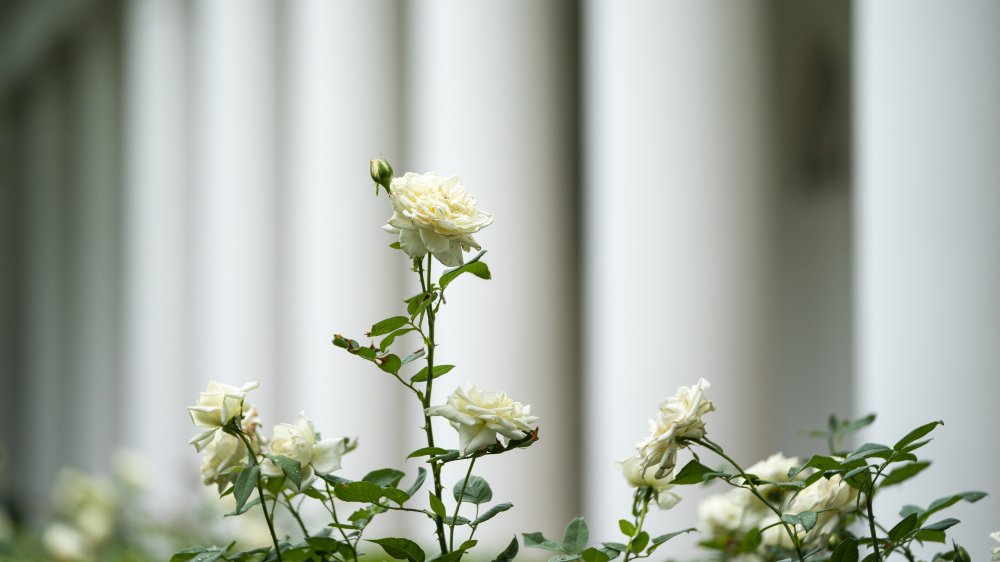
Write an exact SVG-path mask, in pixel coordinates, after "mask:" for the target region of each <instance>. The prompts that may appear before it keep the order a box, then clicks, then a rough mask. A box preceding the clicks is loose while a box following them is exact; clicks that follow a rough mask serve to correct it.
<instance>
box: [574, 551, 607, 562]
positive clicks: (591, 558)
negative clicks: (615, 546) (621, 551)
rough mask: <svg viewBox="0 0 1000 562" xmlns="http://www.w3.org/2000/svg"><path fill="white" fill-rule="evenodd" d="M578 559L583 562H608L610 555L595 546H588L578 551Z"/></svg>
mask: <svg viewBox="0 0 1000 562" xmlns="http://www.w3.org/2000/svg"><path fill="white" fill-rule="evenodd" d="M580 560H583V562H608V560H611V557H610V556H608V555H607V554H605V553H603V552H601V551H600V550H597V549H596V548H588V549H587V550H584V551H583V552H581V553H580Z"/></svg>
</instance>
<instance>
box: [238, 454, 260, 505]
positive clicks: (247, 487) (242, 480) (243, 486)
mask: <svg viewBox="0 0 1000 562" xmlns="http://www.w3.org/2000/svg"><path fill="white" fill-rule="evenodd" d="M258 478H260V465H256V464H255V465H253V466H251V467H250V468H248V469H246V470H244V471H243V472H241V473H240V475H239V476H238V477H237V478H236V484H234V485H233V497H234V498H236V513H243V512H244V510H243V507H244V505H245V504H246V503H247V500H248V499H249V498H250V494H252V493H253V491H254V488H256V487H257V479H258Z"/></svg>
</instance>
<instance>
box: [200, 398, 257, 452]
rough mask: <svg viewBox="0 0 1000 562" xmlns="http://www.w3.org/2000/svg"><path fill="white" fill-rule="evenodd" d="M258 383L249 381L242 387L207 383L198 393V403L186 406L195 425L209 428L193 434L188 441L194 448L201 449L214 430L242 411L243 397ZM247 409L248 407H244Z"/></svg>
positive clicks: (206, 443)
mask: <svg viewBox="0 0 1000 562" xmlns="http://www.w3.org/2000/svg"><path fill="white" fill-rule="evenodd" d="M258 386H259V385H258V384H257V383H255V382H250V383H247V384H245V385H243V386H242V387H235V386H229V385H228V384H222V383H219V382H215V381H212V382H210V383H208V388H207V389H206V390H205V392H202V393H201V394H199V395H198V403H197V404H195V405H194V406H188V412H189V413H190V414H191V421H192V422H194V425H195V426H197V427H207V428H209V429H207V430H205V431H203V432H201V433H199V434H198V435H195V436H194V437H192V438H191V440H190V441H188V443H191V444H193V445H194V447H195V449H197V450H198V451H201V450H202V448H204V447H205V446H206V445H208V443H209V441H210V440H211V437H212V435H213V434H215V432H216V431H217V430H218V429H219V428H221V427H223V426H224V425H226V424H227V423H229V422H230V421H232V419H233V418H235V417H236V416H238V415H240V413H241V412H242V411H243V409H244V406H243V399H244V398H246V394H247V392H250V391H251V390H253V389H255V388H257V387H258ZM246 409H247V410H249V409H250V407H247V408H246Z"/></svg>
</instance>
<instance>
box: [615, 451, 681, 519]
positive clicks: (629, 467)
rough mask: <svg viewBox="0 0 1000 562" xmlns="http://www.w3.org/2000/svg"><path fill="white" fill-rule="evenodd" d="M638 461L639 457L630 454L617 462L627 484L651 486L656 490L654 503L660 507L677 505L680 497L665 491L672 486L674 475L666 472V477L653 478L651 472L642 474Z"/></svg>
mask: <svg viewBox="0 0 1000 562" xmlns="http://www.w3.org/2000/svg"><path fill="white" fill-rule="evenodd" d="M640 462H641V459H639V458H638V457H636V456H631V457H628V458H624V459H622V460H620V461H618V463H617V464H618V468H620V469H621V471H622V475H623V476H625V480H627V481H628V483H629V485H630V486H632V487H633V488H641V487H643V486H648V487H650V488H652V489H653V491H654V492H656V505H657V506H659V508H660V509H663V510H666V509H670V508H672V507H674V506H675V505H677V504H678V503H679V502H680V501H681V497H680V496H678V495H677V494H674V493H672V492H668V491H667V490H669V489H670V488H673V487H674V485H673V484H671V481H673V479H674V475H673V474H668V475H667V477H666V478H655V477H654V475H653V473H652V472H647V473H646V474H645V475H643V471H642V470H641V469H640V468H639V463H640Z"/></svg>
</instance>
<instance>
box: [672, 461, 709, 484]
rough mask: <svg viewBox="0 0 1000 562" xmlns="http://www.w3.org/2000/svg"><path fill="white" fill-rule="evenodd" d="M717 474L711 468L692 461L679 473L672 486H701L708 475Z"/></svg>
mask: <svg viewBox="0 0 1000 562" xmlns="http://www.w3.org/2000/svg"><path fill="white" fill-rule="evenodd" d="M710 474H716V472H715V471H713V470H712V469H711V468H708V467H707V466H705V465H703V464H701V463H700V462H698V461H696V460H692V461H690V462H688V463H687V464H686V465H684V468H682V469H681V470H680V472H678V473H677V476H675V477H674V479H673V481H672V482H671V484H700V483H702V482H703V481H704V479H705V476H706V475H710Z"/></svg>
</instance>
